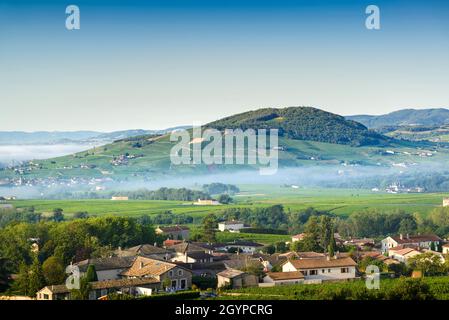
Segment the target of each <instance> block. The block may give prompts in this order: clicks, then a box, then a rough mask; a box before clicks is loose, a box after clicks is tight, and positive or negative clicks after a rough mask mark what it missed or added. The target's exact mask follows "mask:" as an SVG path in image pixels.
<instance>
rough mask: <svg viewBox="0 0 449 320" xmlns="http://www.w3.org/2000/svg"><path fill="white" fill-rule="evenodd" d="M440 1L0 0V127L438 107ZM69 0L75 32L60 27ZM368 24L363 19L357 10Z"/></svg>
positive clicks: (443, 30) (100, 126) (446, 23)
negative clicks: (77, 17)
mask: <svg viewBox="0 0 449 320" xmlns="http://www.w3.org/2000/svg"><path fill="white" fill-rule="evenodd" d="M448 3H449V2H448V1H444V0H441V1H436V0H435V1H432V0H430V1H410V0H409V1H405V0H403V1H399V0H388V1H364V0H353V1H348V0H346V1H343V0H334V1H316V0H308V1H301V0H297V1H283V0H270V1H263V0H257V1H256V0H208V1H200V0H176V1H174V0H160V1H136V0H130V1H125V0H123V1H117V0H116V1H99V0H90V1H85V0H83V1H76V0H74V1H73V2H66V1H21V0H13V1H5V0H0V115H1V120H2V121H1V123H0V130H2V131H3V130H26V131H33V130H82V129H89V130H103V131H112V130H119V129H130V128H144V129H153V128H163V127H168V126H173V125H180V124H192V123H193V122H195V123H198V122H202V123H204V122H208V121H211V120H215V119H217V118H220V117H222V116H227V115H231V114H233V113H237V112H243V111H247V110H251V109H256V108H259V107H280V106H294V105H307V106H315V107H319V108H322V109H324V110H328V111H331V112H335V113H339V114H344V115H347V114H360V113H364V114H380V113H386V112H391V111H394V110H398V109H401V108H428V107H449V93H448V92H449V90H448V88H449V78H448V75H449V4H448ZM69 4H75V5H78V6H79V8H80V10H81V29H80V30H76V31H68V30H66V29H65V17H66V14H65V8H66V6H67V5H69ZM369 4H376V5H378V6H379V7H380V10H381V30H378V31H372V30H371V31H370V30H367V29H366V28H365V18H366V14H365V8H366V6H367V5H369Z"/></svg>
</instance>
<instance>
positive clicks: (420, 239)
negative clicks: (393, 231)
mask: <svg viewBox="0 0 449 320" xmlns="http://www.w3.org/2000/svg"><path fill="white" fill-rule="evenodd" d="M440 242H441V238H440V237H438V236H437V235H434V234H428V235H424V234H423V235H413V236H410V235H408V234H407V235H405V236H404V235H402V234H400V235H399V236H389V237H386V238H385V239H383V240H382V252H388V250H390V249H391V248H395V247H398V246H403V247H416V248H420V249H431V247H432V243H433V245H435V246H437V245H439V243H440Z"/></svg>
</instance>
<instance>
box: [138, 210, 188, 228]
mask: <svg viewBox="0 0 449 320" xmlns="http://www.w3.org/2000/svg"><path fill="white" fill-rule="evenodd" d="M146 218H147V219H149V220H150V221H151V223H152V224H154V225H160V224H172V225H174V224H189V223H193V222H194V219H193V217H192V216H190V215H187V214H174V213H173V212H172V211H170V210H168V211H166V212H164V213H158V214H156V215H151V216H146Z"/></svg>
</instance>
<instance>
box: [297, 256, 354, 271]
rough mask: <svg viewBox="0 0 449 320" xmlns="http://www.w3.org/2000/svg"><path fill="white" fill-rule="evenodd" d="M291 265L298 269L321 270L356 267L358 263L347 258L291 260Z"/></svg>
mask: <svg viewBox="0 0 449 320" xmlns="http://www.w3.org/2000/svg"><path fill="white" fill-rule="evenodd" d="M290 263H291V264H293V266H294V267H295V268H296V269H315V268H316V269H319V268H334V267H354V266H356V265H357V263H355V262H354V260H352V259H351V258H349V257H346V258H337V259H335V258H331V259H330V260H328V259H299V260H290Z"/></svg>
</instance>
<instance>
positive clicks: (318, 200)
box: [12, 185, 446, 217]
mask: <svg viewBox="0 0 449 320" xmlns="http://www.w3.org/2000/svg"><path fill="white" fill-rule="evenodd" d="M239 188H240V190H241V192H240V193H238V194H236V195H234V196H233V199H234V203H233V204H230V205H220V206H196V205H193V204H192V203H191V202H182V201H162V200H129V201H111V200H16V201H13V202H12V203H13V204H14V206H16V207H17V208H24V207H31V206H34V208H35V210H36V211H37V212H43V213H45V212H51V211H52V210H53V209H55V208H62V209H63V210H64V214H66V215H67V217H70V216H71V215H72V214H73V213H75V212H83V211H85V212H88V213H89V215H92V216H100V215H116V216H117V215H118V216H142V215H150V214H158V213H163V212H166V211H168V210H170V211H172V212H173V213H175V214H189V215H191V216H193V217H202V216H204V215H206V214H208V213H211V212H219V211H222V210H224V209H227V208H233V207H239V208H243V207H251V208H254V207H267V206H271V205H275V204H282V205H283V206H284V208H285V210H286V211H289V210H290V211H297V210H301V209H305V208H308V207H314V208H316V209H322V210H329V211H331V212H333V213H335V214H337V215H341V216H348V215H350V214H351V213H352V212H355V211H359V210H364V209H368V208H377V209H379V210H385V211H392V210H395V209H401V210H404V211H406V212H410V213H414V212H418V213H421V214H423V215H425V214H427V213H428V212H430V211H431V210H432V209H434V208H436V207H438V206H441V203H442V199H443V197H445V196H446V194H443V193H416V194H385V193H374V192H371V191H368V190H351V189H310V188H302V187H300V188H298V189H294V188H291V187H287V186H274V185H270V186H269V185H240V186H239Z"/></svg>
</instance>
